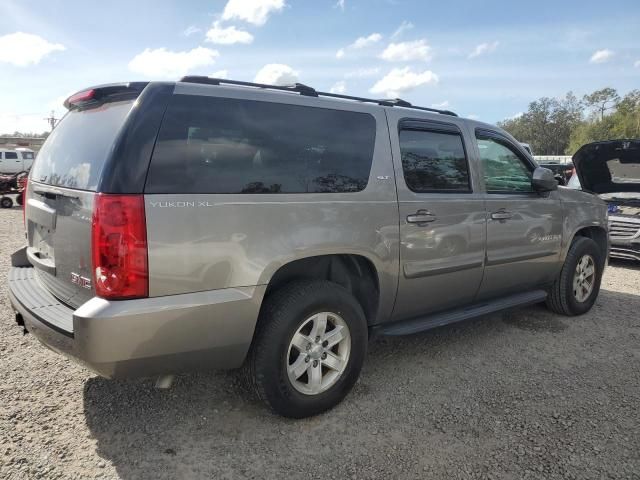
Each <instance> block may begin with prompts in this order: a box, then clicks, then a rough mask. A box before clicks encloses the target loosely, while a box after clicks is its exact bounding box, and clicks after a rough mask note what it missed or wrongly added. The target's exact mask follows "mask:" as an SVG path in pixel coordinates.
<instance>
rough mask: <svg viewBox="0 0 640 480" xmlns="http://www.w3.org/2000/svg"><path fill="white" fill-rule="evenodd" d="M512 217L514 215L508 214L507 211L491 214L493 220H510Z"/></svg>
mask: <svg viewBox="0 0 640 480" xmlns="http://www.w3.org/2000/svg"><path fill="white" fill-rule="evenodd" d="M512 217H513V213H511V212H507V211H506V210H499V211H497V212H493V213H492V214H491V219H492V220H509V219H510V218H512Z"/></svg>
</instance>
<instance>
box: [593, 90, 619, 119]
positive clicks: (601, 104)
mask: <svg viewBox="0 0 640 480" xmlns="http://www.w3.org/2000/svg"><path fill="white" fill-rule="evenodd" d="M619 100H620V96H619V95H618V92H617V91H616V89H615V88H611V87H607V88H603V89H601V90H596V91H595V92H593V93H590V94H589V95H585V96H584V102H585V104H586V105H587V106H588V107H590V108H592V109H593V110H594V112H595V113H599V114H600V120H604V114H605V112H606V111H607V110H611V109H613V108H615V106H616V104H617V103H618V101H619Z"/></svg>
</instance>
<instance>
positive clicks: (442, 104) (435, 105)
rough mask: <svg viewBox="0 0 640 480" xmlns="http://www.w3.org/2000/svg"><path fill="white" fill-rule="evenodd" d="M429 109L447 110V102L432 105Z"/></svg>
mask: <svg viewBox="0 0 640 480" xmlns="http://www.w3.org/2000/svg"><path fill="white" fill-rule="evenodd" d="M431 108H449V100H445V101H444V102H440V103H432V104H431Z"/></svg>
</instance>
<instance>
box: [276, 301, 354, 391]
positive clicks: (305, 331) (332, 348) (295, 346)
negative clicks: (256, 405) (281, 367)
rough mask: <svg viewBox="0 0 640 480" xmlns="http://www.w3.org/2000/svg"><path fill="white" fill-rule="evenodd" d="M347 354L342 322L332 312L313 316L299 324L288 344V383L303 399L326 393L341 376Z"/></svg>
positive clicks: (347, 341)
mask: <svg viewBox="0 0 640 480" xmlns="http://www.w3.org/2000/svg"><path fill="white" fill-rule="evenodd" d="M350 353H351V335H350V333H349V327H348V326H347V324H346V322H345V321H344V319H343V318H342V317H341V316H340V315H338V314H336V313H333V312H320V313H316V314H314V315H312V316H311V317H309V318H307V319H306V320H305V321H304V322H302V324H301V325H300V327H299V328H298V330H297V331H296V333H294V334H293V337H292V338H291V342H290V343H289V350H288V352H287V365H286V366H287V374H288V376H289V381H290V382H291V385H292V386H293V388H295V389H296V390H297V391H298V392H300V393H303V394H305V395H318V394H320V393H323V392H326V391H327V390H329V389H330V388H331V387H332V386H333V385H334V384H335V383H336V382H337V381H338V379H339V378H340V376H341V375H342V374H343V373H344V371H345V369H346V368H347V364H348V363H349V355H350Z"/></svg>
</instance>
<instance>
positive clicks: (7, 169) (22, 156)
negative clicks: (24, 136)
mask: <svg viewBox="0 0 640 480" xmlns="http://www.w3.org/2000/svg"><path fill="white" fill-rule="evenodd" d="M35 156H36V154H35V152H34V151H33V150H31V149H29V148H24V147H18V148H0V173H18V172H23V171H26V170H29V169H30V168H31V165H33V159H34V158H35Z"/></svg>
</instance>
